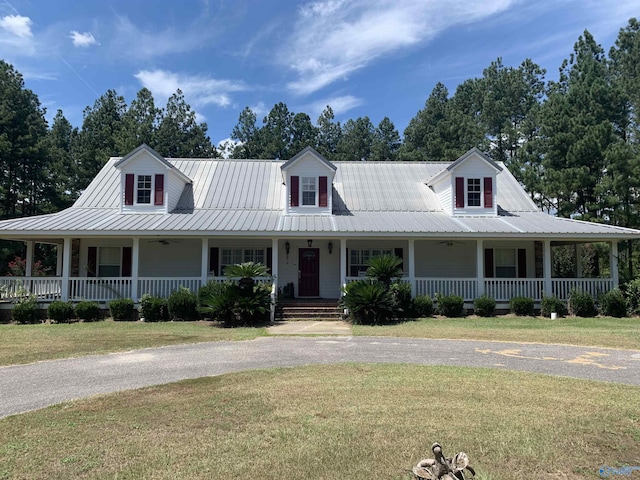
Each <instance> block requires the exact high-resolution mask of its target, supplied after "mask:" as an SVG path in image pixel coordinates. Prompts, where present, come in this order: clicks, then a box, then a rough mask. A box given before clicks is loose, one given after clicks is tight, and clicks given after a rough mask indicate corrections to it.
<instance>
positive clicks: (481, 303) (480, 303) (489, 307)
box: [473, 295, 496, 317]
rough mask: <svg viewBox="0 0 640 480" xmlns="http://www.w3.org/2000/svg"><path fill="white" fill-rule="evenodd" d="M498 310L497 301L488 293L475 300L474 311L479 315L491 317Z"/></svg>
mask: <svg viewBox="0 0 640 480" xmlns="http://www.w3.org/2000/svg"><path fill="white" fill-rule="evenodd" d="M495 310H496V301H495V299H494V298H491V297H490V296H488V295H482V296H480V297H478V298H476V299H475V300H474V301H473V312H474V313H475V314H476V315H478V316H479V317H491V316H493V312H495Z"/></svg>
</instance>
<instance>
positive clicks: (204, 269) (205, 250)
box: [200, 238, 209, 286]
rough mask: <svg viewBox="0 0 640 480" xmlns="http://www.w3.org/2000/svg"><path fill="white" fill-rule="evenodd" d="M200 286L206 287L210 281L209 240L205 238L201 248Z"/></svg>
mask: <svg viewBox="0 0 640 480" xmlns="http://www.w3.org/2000/svg"><path fill="white" fill-rule="evenodd" d="M200 252H201V253H200V284H201V285H202V286H205V285H206V284H207V281H208V280H209V239H208V238H203V239H202V245H201V247H200Z"/></svg>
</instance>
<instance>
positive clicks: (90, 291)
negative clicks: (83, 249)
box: [69, 277, 131, 302]
mask: <svg viewBox="0 0 640 480" xmlns="http://www.w3.org/2000/svg"><path fill="white" fill-rule="evenodd" d="M69 297H70V300H93V301H96V302H108V301H111V300H115V299H117V298H131V278H121V277H99V278H98V277H95V278H85V277H76V278H71V279H69Z"/></svg>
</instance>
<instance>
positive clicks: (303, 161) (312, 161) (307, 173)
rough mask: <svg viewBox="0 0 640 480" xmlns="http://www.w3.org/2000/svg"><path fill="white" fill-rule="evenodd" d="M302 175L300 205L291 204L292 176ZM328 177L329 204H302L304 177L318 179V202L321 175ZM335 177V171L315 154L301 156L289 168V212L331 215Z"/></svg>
mask: <svg viewBox="0 0 640 480" xmlns="http://www.w3.org/2000/svg"><path fill="white" fill-rule="evenodd" d="M296 175H297V176H298V177H300V187H299V190H300V206H299V207H290V206H289V189H290V188H291V177H292V176H296ZM321 176H324V177H327V206H326V207H311V206H303V205H302V177H313V178H315V179H316V203H318V202H319V201H320V183H319V180H318V179H319V177H321ZM333 177H334V172H332V171H331V170H330V169H328V168H327V166H326V165H325V164H324V163H322V162H320V161H319V160H317V159H316V158H315V157H314V156H313V155H311V154H308V155H305V156H304V157H302V158H300V159H299V160H298V161H297V162H295V164H293V165H291V166H290V167H289V168H288V169H287V195H286V200H285V201H286V208H287V209H288V211H289V213H299V214H303V215H314V214H315V215H323V214H324V215H330V214H331V211H332V197H333V195H332V191H333Z"/></svg>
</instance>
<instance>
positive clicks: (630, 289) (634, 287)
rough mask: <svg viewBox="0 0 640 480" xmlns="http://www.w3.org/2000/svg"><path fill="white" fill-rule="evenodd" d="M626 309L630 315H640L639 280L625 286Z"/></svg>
mask: <svg viewBox="0 0 640 480" xmlns="http://www.w3.org/2000/svg"><path fill="white" fill-rule="evenodd" d="M625 290H626V297H627V309H628V310H629V313H630V314H631V315H640V278H636V279H635V280H631V281H630V282H629V283H627V284H626V285H625Z"/></svg>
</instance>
